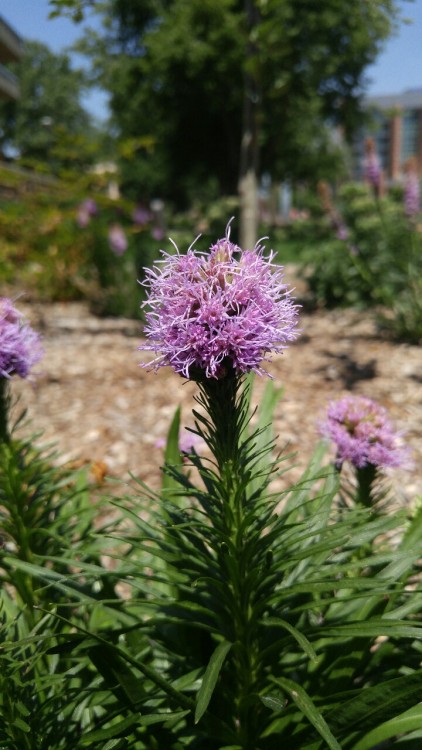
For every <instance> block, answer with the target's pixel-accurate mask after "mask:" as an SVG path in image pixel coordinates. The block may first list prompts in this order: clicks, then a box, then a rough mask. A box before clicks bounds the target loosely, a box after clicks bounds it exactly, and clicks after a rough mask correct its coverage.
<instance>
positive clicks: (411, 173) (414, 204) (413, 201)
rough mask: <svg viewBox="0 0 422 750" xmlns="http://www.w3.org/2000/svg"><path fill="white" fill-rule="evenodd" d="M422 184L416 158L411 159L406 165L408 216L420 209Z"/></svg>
mask: <svg viewBox="0 0 422 750" xmlns="http://www.w3.org/2000/svg"><path fill="white" fill-rule="evenodd" d="M419 198H420V185H419V177H418V173H417V169H416V163H415V160H414V159H409V160H408V162H407V164H406V167H405V179H404V210H405V213H406V215H407V216H415V214H417V213H419V209H420V202H419Z"/></svg>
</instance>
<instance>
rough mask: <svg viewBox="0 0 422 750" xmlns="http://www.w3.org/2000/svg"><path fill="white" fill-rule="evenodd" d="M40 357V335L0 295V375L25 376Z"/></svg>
mask: <svg viewBox="0 0 422 750" xmlns="http://www.w3.org/2000/svg"><path fill="white" fill-rule="evenodd" d="M41 357H42V348H41V343H40V337H39V335H38V333H36V332H35V331H34V330H33V329H32V328H31V326H30V325H29V324H28V323H26V322H24V321H23V319H22V315H21V313H20V312H18V310H16V308H15V307H14V305H13V303H12V301H11V300H10V299H8V298H7V297H0V377H1V378H10V377H11V376H12V375H19V376H20V377H21V378H26V377H27V376H28V374H29V372H30V370H31V368H32V367H33V365H35V364H36V363H37V362H38V361H39V360H40V359H41Z"/></svg>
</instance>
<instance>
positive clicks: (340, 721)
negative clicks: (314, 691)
mask: <svg viewBox="0 0 422 750" xmlns="http://www.w3.org/2000/svg"><path fill="white" fill-rule="evenodd" d="M421 689H422V673H421V672H416V673H415V674H410V675H406V676H404V677H396V678H394V679H393V680H387V681H386V682H381V683H380V684H378V685H376V686H374V687H370V688H365V689H364V690H360V691H359V694H358V695H357V696H356V697H355V698H352V699H351V700H349V701H347V702H345V703H343V704H342V705H341V706H338V707H337V708H336V709H335V711H332V712H330V714H329V715H328V720H329V721H330V724H331V726H332V727H333V728H334V731H335V732H337V733H338V734H341V735H342V736H343V737H344V736H345V733H346V732H348V731H349V732H350V731H356V728H357V727H358V728H359V730H360V731H361V732H364V731H368V730H369V731H372V729H373V728H374V727H376V726H379V725H380V724H381V723H383V722H385V721H389V720H390V718H391V716H395V715H400V714H402V713H403V712H404V711H407V710H409V709H410V708H413V707H414V705H415V701H419V700H420V696H421Z"/></svg>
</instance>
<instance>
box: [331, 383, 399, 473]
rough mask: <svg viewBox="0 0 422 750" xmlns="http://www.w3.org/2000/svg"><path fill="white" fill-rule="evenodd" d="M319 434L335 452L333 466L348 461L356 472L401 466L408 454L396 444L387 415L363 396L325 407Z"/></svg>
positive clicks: (344, 399) (395, 434)
mask: <svg viewBox="0 0 422 750" xmlns="http://www.w3.org/2000/svg"><path fill="white" fill-rule="evenodd" d="M321 433H322V434H323V435H324V436H325V437H328V438H330V439H331V440H332V441H333V443H334V445H335V446H336V449H337V463H338V464H339V465H341V464H342V463H343V461H350V462H351V463H352V464H354V466H356V467H357V468H358V469H361V468H363V467H364V466H367V465H368V464H371V465H372V466H376V467H379V468H386V467H389V466H390V467H398V466H403V465H405V463H406V461H407V457H408V452H407V451H406V449H405V448H403V447H402V446H401V445H400V444H399V435H398V434H397V433H395V432H394V430H393V428H392V426H391V423H390V421H389V419H388V415H387V411H386V410H385V409H383V408H382V407H381V406H379V404H377V403H375V401H372V400H371V399H369V398H365V397H364V396H351V395H350V396H344V398H342V399H340V400H339V401H332V402H331V403H330V404H329V407H328V411H327V418H326V420H325V422H323V424H322V425H321Z"/></svg>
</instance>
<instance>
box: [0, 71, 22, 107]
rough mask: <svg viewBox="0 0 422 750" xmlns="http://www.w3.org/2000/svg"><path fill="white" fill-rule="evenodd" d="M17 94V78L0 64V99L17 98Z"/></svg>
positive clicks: (18, 92)
mask: <svg viewBox="0 0 422 750" xmlns="http://www.w3.org/2000/svg"><path fill="white" fill-rule="evenodd" d="M19 94H20V91H19V83H18V79H17V78H16V76H15V75H14V74H13V73H11V72H10V70H8V69H7V68H5V67H4V65H1V64H0V99H19Z"/></svg>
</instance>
